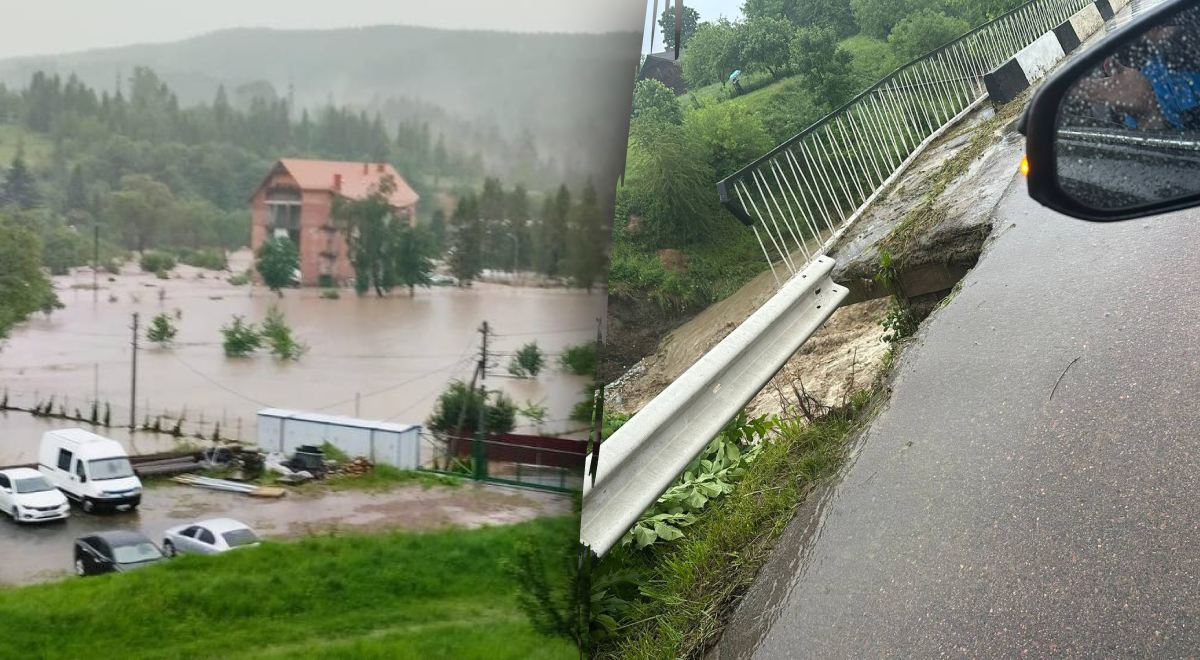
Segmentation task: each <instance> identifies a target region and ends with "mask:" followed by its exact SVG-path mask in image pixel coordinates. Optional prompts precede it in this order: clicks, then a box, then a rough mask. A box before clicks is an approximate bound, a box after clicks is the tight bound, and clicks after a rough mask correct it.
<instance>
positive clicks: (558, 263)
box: [538, 184, 571, 277]
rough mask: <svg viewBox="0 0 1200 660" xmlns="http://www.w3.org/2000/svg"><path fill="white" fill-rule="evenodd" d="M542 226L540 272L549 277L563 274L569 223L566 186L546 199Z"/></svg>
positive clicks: (562, 186) (569, 198)
mask: <svg viewBox="0 0 1200 660" xmlns="http://www.w3.org/2000/svg"><path fill="white" fill-rule="evenodd" d="M541 221H542V226H541V232H540V233H539V241H540V243H541V246H540V248H539V250H538V252H539V254H540V256H541V268H540V269H541V271H542V272H543V273H545V274H546V275H548V276H550V277H558V276H560V275H562V274H563V271H564V270H565V267H566V266H567V263H566V261H567V251H568V249H569V245H568V240H569V237H570V233H571V232H570V221H571V191H570V190H569V189H568V188H567V186H566V184H562V185H560V186H559V187H558V192H557V193H556V194H555V195H554V196H553V197H547V198H546V202H545V204H544V205H543V207H542V218H541Z"/></svg>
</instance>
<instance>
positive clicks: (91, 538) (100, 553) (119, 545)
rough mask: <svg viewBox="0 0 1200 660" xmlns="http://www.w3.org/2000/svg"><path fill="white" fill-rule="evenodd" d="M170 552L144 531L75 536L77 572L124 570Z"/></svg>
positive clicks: (86, 573)
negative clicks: (149, 537) (161, 547)
mask: <svg viewBox="0 0 1200 660" xmlns="http://www.w3.org/2000/svg"><path fill="white" fill-rule="evenodd" d="M165 559H166V556H165V555H164V554H163V552H162V550H161V549H159V547H158V546H157V545H155V544H154V542H153V541H151V540H150V539H148V538H146V536H145V535H144V534H142V533H141V532H134V531H124V530H122V531H115V532H98V533H96V534H91V535H88V536H83V537H80V538H78V539H75V574H76V575H78V576H80V577H83V576H86V575H101V574H103V573H114V572H116V573H123V572H125V571H130V570H133V569H135V568H141V567H143V566H149V565H150V564H154V563H157V562H160V561H164V560H165Z"/></svg>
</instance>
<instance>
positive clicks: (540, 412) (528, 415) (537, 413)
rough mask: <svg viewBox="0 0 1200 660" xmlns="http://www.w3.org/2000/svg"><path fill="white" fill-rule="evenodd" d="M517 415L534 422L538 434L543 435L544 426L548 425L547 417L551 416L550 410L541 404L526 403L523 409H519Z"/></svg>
mask: <svg viewBox="0 0 1200 660" xmlns="http://www.w3.org/2000/svg"><path fill="white" fill-rule="evenodd" d="M517 414H518V415H520V416H522V417H524V418H525V419H528V420H529V421H530V422H533V425H534V427H535V428H537V430H538V433H541V432H542V425H543V424H545V423H546V417H547V416H549V414H550V409H549V408H547V407H546V406H545V405H542V403H540V402H538V403H535V402H533V401H526V402H525V405H524V406H523V407H521V408H518V409H517Z"/></svg>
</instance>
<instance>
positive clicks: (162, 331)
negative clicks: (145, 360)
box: [146, 312, 179, 346]
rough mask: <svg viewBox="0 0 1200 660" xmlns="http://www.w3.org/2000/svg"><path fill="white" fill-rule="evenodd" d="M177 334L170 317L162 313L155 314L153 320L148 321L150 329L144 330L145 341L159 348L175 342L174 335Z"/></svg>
mask: <svg viewBox="0 0 1200 660" xmlns="http://www.w3.org/2000/svg"><path fill="white" fill-rule="evenodd" d="M178 333H179V331H178V329H176V327H175V323H174V321H172V320H171V317H170V316H168V315H167V314H166V313H165V312H162V313H159V314H155V315H154V318H153V319H151V320H150V327H148V328H146V339H148V340H150V341H152V342H154V343H155V344H158V345H159V346H166V345H167V344H170V343H171V342H172V341H174V340H175V335H176V334H178Z"/></svg>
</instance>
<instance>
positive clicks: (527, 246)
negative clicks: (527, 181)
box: [504, 184, 533, 270]
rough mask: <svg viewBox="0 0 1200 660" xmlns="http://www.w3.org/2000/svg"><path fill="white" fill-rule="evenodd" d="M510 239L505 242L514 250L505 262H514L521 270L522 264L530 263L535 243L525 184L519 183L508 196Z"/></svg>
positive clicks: (507, 213) (514, 265)
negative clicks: (532, 240) (531, 230)
mask: <svg viewBox="0 0 1200 660" xmlns="http://www.w3.org/2000/svg"><path fill="white" fill-rule="evenodd" d="M505 215H507V216H508V233H509V239H508V240H507V241H506V242H505V245H506V247H507V248H509V249H510V250H512V251H513V253H512V254H511V256H510V257H507V258H506V259H505V261H504V263H505V264H506V265H507V264H512V266H507V267H509V268H512V267H515V268H517V269H518V270H520V268H521V265H522V264H527V263H530V258H531V257H532V255H533V244H532V242H531V239H530V235H529V233H530V232H529V220H530V209H529V193H528V192H527V191H526V190H525V186H522V185H520V184H518V185H517V186H516V187H514V188H513V191H512V193H511V194H509V196H508V200H507V210H506V212H505Z"/></svg>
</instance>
